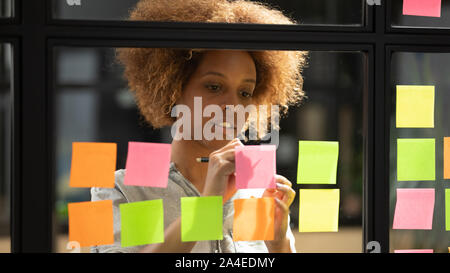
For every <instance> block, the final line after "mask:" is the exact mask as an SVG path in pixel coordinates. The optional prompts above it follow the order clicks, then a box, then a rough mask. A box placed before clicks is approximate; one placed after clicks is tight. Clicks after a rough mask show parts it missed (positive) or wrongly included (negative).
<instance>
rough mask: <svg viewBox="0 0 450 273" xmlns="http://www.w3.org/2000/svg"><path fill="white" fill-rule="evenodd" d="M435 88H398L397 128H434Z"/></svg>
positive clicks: (402, 86)
mask: <svg viewBox="0 0 450 273" xmlns="http://www.w3.org/2000/svg"><path fill="white" fill-rule="evenodd" d="M434 91H435V87H434V86H423V85H398V86H397V112H396V118H397V128H434Z"/></svg>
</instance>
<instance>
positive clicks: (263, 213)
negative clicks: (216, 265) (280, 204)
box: [233, 197, 275, 241]
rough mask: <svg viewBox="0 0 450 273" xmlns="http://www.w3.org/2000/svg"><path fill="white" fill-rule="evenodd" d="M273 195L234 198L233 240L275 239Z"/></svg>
mask: <svg viewBox="0 0 450 273" xmlns="http://www.w3.org/2000/svg"><path fill="white" fill-rule="evenodd" d="M274 217H275V199H273V197H264V198H249V199H235V200H234V220H233V241H257V240H273V239H274Z"/></svg>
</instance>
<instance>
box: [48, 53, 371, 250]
mask: <svg viewBox="0 0 450 273" xmlns="http://www.w3.org/2000/svg"><path fill="white" fill-rule="evenodd" d="M365 58H366V56H365V54H364V53H362V52H325V51H317V52H316V51H314V52H310V55H309V60H308V62H309V64H308V67H307V68H305V71H304V79H305V83H304V89H305V91H306V94H307V96H308V98H307V99H306V100H305V101H304V102H303V104H302V105H301V106H299V107H296V108H292V109H291V110H290V112H289V115H288V117H287V118H285V119H282V120H281V124H280V127H281V130H280V144H279V148H278V150H277V172H278V173H279V174H281V175H283V176H285V177H287V178H288V179H289V180H290V181H292V182H293V184H294V185H293V187H294V189H295V190H296V191H297V197H296V199H295V201H294V203H293V205H292V206H291V219H292V221H291V225H292V230H293V232H294V234H295V236H296V238H297V239H296V240H297V250H298V251H299V252H361V251H362V185H363V156H364V155H363V138H364V133H363V120H362V117H363V109H362V107H363V106H362V105H363V99H364V86H365V85H364V81H365V78H366V76H365V74H364V73H365V71H366V69H365ZM54 64H55V69H54V71H55V83H54V85H53V86H55V88H54V90H52V92H53V98H54V99H53V101H54V105H52V107H53V109H54V121H53V125H54V128H55V136H56V139H55V140H54V143H55V147H54V151H55V156H54V158H55V162H54V168H55V170H56V172H55V178H54V179H55V185H56V204H55V213H56V221H55V223H56V227H55V228H56V229H55V230H56V231H57V232H56V233H57V235H56V236H57V237H56V238H55V239H56V240H55V241H56V243H57V244H56V249H55V251H57V252H66V251H68V250H67V249H66V244H67V242H68V236H67V231H68V229H67V225H68V220H67V203H68V202H81V201H89V200H90V193H89V189H76V188H70V187H69V175H70V163H71V151H72V142H75V141H77V142H78V141H81V142H85V141H95V142H116V143H117V144H118V151H117V153H118V160H117V166H116V168H117V169H123V168H125V161H126V155H127V145H128V141H143V142H161V143H171V141H172V139H171V135H170V128H164V129H160V130H153V129H152V128H150V127H149V126H147V125H146V124H145V122H144V121H143V118H142V117H140V115H139V113H138V110H137V107H136V105H135V102H134V98H133V97H132V95H131V93H130V91H129V90H128V89H127V83H126V82H125V81H124V79H123V67H121V66H120V65H118V64H117V63H116V62H114V49H113V48H80V47H76V48H75V47H57V48H55V49H54ZM299 140H321V141H327V140H329V141H339V143H340V148H339V151H340V154H339V163H338V174H337V185H332V186H333V187H332V188H339V189H340V190H341V203H340V211H339V215H340V218H339V232H336V233H299V232H298V206H299V201H298V190H299V189H300V188H330V187H327V186H325V185H322V186H315V187H314V186H312V185H301V186H299V185H297V184H296V181H297V158H298V141H299ZM82 251H86V252H87V251H89V248H84V249H82Z"/></svg>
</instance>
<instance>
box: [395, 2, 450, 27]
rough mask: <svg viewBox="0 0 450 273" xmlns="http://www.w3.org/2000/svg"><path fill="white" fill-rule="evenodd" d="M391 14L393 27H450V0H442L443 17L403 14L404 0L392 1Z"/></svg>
mask: <svg viewBox="0 0 450 273" xmlns="http://www.w3.org/2000/svg"><path fill="white" fill-rule="evenodd" d="M424 2H425V1H424ZM391 16H392V22H391V25H392V27H399V28H401V27H413V28H449V27H450V0H442V7H441V17H425V16H412V15H403V1H400V0H398V1H392V9H391Z"/></svg>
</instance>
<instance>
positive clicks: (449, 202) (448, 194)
mask: <svg viewBox="0 0 450 273" xmlns="http://www.w3.org/2000/svg"><path fill="white" fill-rule="evenodd" d="M445 230H447V231H449V230H450V189H445ZM449 252H450V249H449Z"/></svg>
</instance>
